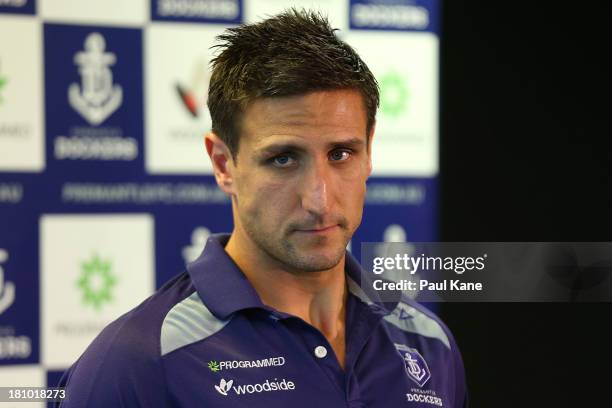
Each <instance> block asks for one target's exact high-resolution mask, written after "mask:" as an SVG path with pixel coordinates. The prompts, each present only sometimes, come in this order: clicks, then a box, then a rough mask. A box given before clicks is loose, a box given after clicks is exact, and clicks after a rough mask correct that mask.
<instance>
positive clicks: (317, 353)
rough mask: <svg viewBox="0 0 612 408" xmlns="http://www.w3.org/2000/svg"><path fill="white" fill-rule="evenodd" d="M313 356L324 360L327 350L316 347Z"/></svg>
mask: <svg viewBox="0 0 612 408" xmlns="http://www.w3.org/2000/svg"><path fill="white" fill-rule="evenodd" d="M314 354H315V356H317V357H319V358H324V357H325V356H326V355H327V349H326V348H325V347H323V346H317V347H315V349H314Z"/></svg>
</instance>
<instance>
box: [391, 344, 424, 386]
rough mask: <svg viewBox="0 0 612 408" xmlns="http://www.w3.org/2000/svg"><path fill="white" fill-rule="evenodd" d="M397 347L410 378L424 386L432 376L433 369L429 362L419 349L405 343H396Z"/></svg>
mask: <svg viewBox="0 0 612 408" xmlns="http://www.w3.org/2000/svg"><path fill="white" fill-rule="evenodd" d="M395 348H396V349H397V352H398V353H399V355H400V356H401V357H402V360H403V361H404V368H405V369H406V374H407V375H408V378H410V379H411V380H412V381H414V382H415V383H416V384H417V385H418V386H419V387H423V386H424V385H425V384H426V383H427V381H429V379H430V378H431V371H429V367H428V366H427V362H426V361H425V359H424V358H423V356H422V355H421V353H419V351H418V350H417V349H413V348H410V347H408V346H406V345H404V344H396V345H395Z"/></svg>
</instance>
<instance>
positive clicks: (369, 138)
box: [368, 122, 376, 177]
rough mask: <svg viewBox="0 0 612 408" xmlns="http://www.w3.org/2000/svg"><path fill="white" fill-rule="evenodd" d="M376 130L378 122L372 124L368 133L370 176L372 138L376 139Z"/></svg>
mask: <svg viewBox="0 0 612 408" xmlns="http://www.w3.org/2000/svg"><path fill="white" fill-rule="evenodd" d="M375 130H376V122H374V123H373V124H372V129H370V134H369V135H368V177H370V175H371V174H372V140H373V139H374V131H375Z"/></svg>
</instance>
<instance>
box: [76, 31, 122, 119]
mask: <svg viewBox="0 0 612 408" xmlns="http://www.w3.org/2000/svg"><path fill="white" fill-rule="evenodd" d="M84 46H85V51H79V52H77V53H76V55H75V56H74V62H75V64H77V65H78V66H79V74H80V75H81V82H82V86H79V84H76V83H73V84H71V85H70V88H69V89H68V101H69V102H70V106H72V107H73V108H74V110H76V111H77V112H78V113H80V114H81V116H83V118H85V120H87V121H88V122H89V123H90V124H91V125H93V126H96V125H99V124H100V123H102V122H104V120H106V118H108V117H109V116H110V115H111V114H112V113H113V112H115V111H116V110H117V108H119V106H121V102H122V101H123V90H122V89H121V87H120V86H119V85H113V72H112V71H111V69H110V66H111V65H114V64H115V62H116V60H117V58H116V56H115V54H113V53H110V52H105V49H106V41H105V40H104V37H103V36H102V34H100V33H91V34H89V35H88V36H87V38H86V39H85V44H84Z"/></svg>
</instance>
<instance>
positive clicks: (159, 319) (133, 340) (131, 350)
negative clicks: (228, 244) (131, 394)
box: [72, 272, 195, 372]
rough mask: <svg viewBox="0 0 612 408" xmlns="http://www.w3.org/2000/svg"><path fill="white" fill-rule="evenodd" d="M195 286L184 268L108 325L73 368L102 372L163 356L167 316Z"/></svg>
mask: <svg viewBox="0 0 612 408" xmlns="http://www.w3.org/2000/svg"><path fill="white" fill-rule="evenodd" d="M194 291H195V289H194V288H193V285H192V284H191V281H190V279H189V275H188V274H187V273H186V272H183V273H181V274H179V275H177V276H176V277H174V278H173V279H172V280H170V281H168V282H167V283H166V284H165V285H164V286H162V287H161V288H160V289H158V290H157V291H156V292H155V293H154V294H153V295H151V296H150V297H149V298H147V299H146V300H144V301H143V302H142V303H140V304H139V305H138V306H136V307H135V308H134V309H132V310H130V311H129V312H127V313H125V314H124V315H122V316H120V317H119V318H117V319H116V320H115V321H113V322H112V323H110V324H109V325H108V326H106V327H105V328H104V329H103V330H102V332H100V334H99V335H98V336H97V337H96V338H95V339H94V341H93V342H92V343H91V344H90V345H89V347H88V348H87V349H86V350H85V352H84V353H83V355H82V356H81V357H80V358H79V360H78V362H77V363H75V365H74V366H73V368H72V369H73V370H74V369H78V370H85V371H89V372H100V371H104V370H105V369H111V370H113V371H114V370H121V367H122V366H128V365H132V366H134V364H136V363H142V364H144V365H147V364H151V363H153V362H154V361H155V360H159V358H160V357H161V330H162V325H163V322H164V319H165V318H166V316H167V315H168V313H169V312H170V311H171V310H172V308H173V307H175V306H176V305H177V304H180V303H181V302H182V301H183V300H184V299H185V298H188V297H189V296H190V295H191V294H192V293H193V292H194Z"/></svg>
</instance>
